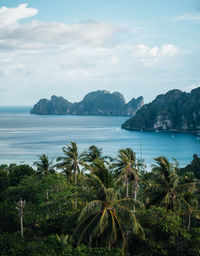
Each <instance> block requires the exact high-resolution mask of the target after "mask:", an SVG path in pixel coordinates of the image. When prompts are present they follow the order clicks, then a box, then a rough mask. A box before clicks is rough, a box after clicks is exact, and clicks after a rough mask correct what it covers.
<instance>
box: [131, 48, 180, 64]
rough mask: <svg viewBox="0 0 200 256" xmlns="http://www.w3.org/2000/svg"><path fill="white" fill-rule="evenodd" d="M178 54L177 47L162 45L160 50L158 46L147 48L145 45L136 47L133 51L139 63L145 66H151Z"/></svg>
mask: <svg viewBox="0 0 200 256" xmlns="http://www.w3.org/2000/svg"><path fill="white" fill-rule="evenodd" d="M177 53H178V47H177V46H175V45H172V44H165V45H162V46H161V47H160V48H159V47H158V46H154V47H149V46H147V45H145V44H139V45H137V48H136V49H134V53H133V54H134V55H139V57H140V58H141V61H142V62H143V63H144V64H145V65H146V66H152V65H153V64H156V63H158V62H160V61H162V60H163V59H166V58H170V57H174V56H175V54H177Z"/></svg>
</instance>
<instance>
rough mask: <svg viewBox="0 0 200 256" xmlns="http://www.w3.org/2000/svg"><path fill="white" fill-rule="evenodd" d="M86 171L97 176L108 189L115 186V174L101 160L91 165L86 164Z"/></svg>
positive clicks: (96, 160) (98, 159)
mask: <svg viewBox="0 0 200 256" xmlns="http://www.w3.org/2000/svg"><path fill="white" fill-rule="evenodd" d="M84 166H85V169H86V170H89V171H90V172H91V174H94V175H96V176H97V177H98V178H99V179H100V180H101V182H102V183H103V184H104V186H105V187H106V188H108V187H112V186H113V174H112V170H111V169H110V166H109V165H108V164H107V163H106V162H105V161H104V160H103V159H100V158H97V159H95V160H94V161H93V162H92V163H91V164H90V165H87V164H85V165H84Z"/></svg>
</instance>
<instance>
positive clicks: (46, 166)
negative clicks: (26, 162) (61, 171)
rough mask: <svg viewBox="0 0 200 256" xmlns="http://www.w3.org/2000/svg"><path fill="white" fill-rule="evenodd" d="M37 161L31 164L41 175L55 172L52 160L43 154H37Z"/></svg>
mask: <svg viewBox="0 0 200 256" xmlns="http://www.w3.org/2000/svg"><path fill="white" fill-rule="evenodd" d="M38 157H39V161H37V162H34V163H33V165H35V166H36V167H37V170H38V173H39V174H41V175H45V176H48V175H49V174H53V173H55V169H54V165H53V160H51V161H50V160H49V158H48V156H46V155H45V154H42V155H39V156H38Z"/></svg>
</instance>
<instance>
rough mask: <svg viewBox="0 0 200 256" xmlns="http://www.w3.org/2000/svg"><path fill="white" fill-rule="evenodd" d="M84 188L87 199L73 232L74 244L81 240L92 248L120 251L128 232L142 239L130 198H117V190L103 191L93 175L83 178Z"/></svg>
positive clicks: (142, 234) (102, 187)
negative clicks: (116, 247) (105, 247)
mask: <svg viewBox="0 0 200 256" xmlns="http://www.w3.org/2000/svg"><path fill="white" fill-rule="evenodd" d="M86 184H87V185H86ZM85 185H86V186H87V193H88V198H89V199H88V202H86V205H85V207H84V208H83V209H82V211H81V213H80V215H79V218H78V226H77V228H76V230H75V232H74V237H75V239H76V240H77V243H78V244H79V243H80V242H81V241H82V240H84V239H85V240H87V241H89V240H91V241H92V242H94V243H95V245H100V246H109V247H110V248H111V247H115V246H121V247H122V248H123V249H124V248H125V246H126V241H127V235H128V234H129V233H130V232H132V233H134V234H137V235H139V236H140V237H141V238H144V232H143V230H142V228H141V226H140V224H139V223H138V222H137V220H136V217H135V215H134V212H133V208H134V205H135V201H134V200H133V199H132V198H123V199H121V198H120V194H119V193H118V191H116V190H114V188H106V187H105V185H104V184H103V182H102V181H101V180H100V178H99V177H97V176H96V175H94V174H90V175H89V176H87V177H86V178H85ZM85 191H86V189H85V190H84V192H85ZM81 195H82V194H81ZM85 195H86V194H85ZM84 197H85V196H84Z"/></svg>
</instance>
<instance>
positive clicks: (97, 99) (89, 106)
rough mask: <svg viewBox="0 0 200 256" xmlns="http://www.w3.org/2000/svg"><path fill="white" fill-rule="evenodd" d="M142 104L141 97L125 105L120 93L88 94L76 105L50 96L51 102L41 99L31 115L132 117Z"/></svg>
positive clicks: (102, 92)
mask: <svg viewBox="0 0 200 256" xmlns="http://www.w3.org/2000/svg"><path fill="white" fill-rule="evenodd" d="M143 104H144V100H143V97H138V98H137V99H135V98H133V99H132V100H131V101H130V102H128V103H126V102H125V99H124V96H123V95H122V94H121V93H119V92H113V93H110V92H108V91H105V90H103V91H95V92H90V93H88V94H87V95H86V96H85V97H84V98H83V100H82V101H80V102H78V103H71V102H69V101H67V100H66V99H64V98H63V97H57V96H52V97H51V100H47V99H41V100H40V101H39V102H38V103H37V104H35V105H34V107H33V109H32V110H31V114H38V115H66V114H71V115H102V116H133V115H134V114H135V113H136V112H137V110H138V109H140V108H141V107H142V106H143Z"/></svg>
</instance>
